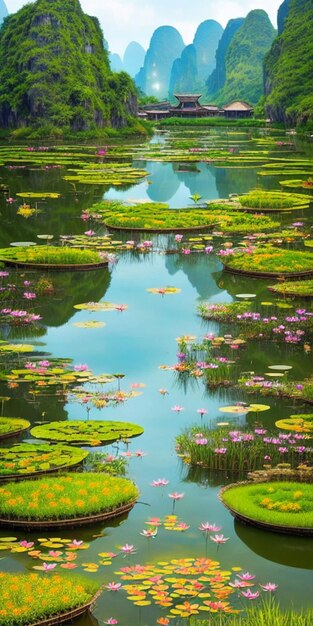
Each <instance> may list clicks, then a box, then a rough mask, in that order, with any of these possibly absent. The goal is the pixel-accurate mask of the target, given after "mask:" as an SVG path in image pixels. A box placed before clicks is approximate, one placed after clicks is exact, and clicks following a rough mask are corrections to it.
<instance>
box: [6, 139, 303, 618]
mask: <svg viewBox="0 0 313 626" xmlns="http://www.w3.org/2000/svg"><path fill="white" fill-rule="evenodd" d="M249 139H250V137H249V136H244V140H245V141H248V140H249ZM159 140H160V138H159V137H157V138H156V139H154V141H159ZM229 142H230V145H231V144H233V142H234V139H233V138H230V139H229ZM300 148H301V150H303V148H302V147H301V146H300ZM305 149H306V150H307V154H310V150H309V148H307V147H306V148H305ZM135 165H137V166H139V167H145V168H146V169H147V170H148V172H149V174H150V176H149V184H148V183H147V182H144V183H141V184H139V185H135V186H134V187H132V188H128V189H123V190H119V189H114V188H111V189H107V188H105V187H103V188H102V187H100V186H98V187H97V188H93V187H92V186H89V187H87V188H86V187H83V186H80V187H77V188H75V189H73V187H72V186H71V185H69V184H68V183H66V182H65V181H63V180H62V176H63V175H64V170H50V171H41V170H36V171H33V170H31V169H23V170H16V171H14V170H13V171H12V170H8V169H7V168H4V167H2V168H0V176H1V182H2V183H6V184H8V186H9V188H10V195H11V196H13V197H14V196H15V194H16V193H17V192H20V191H50V192H52V191H58V192H60V193H61V194H62V197H61V198H60V199H58V200H49V201H45V202H39V205H38V206H39V208H40V209H41V213H39V215H38V216H37V217H35V218H30V219H29V220H25V219H24V218H22V217H20V216H17V215H16V206H15V207H14V206H13V207H12V206H8V205H7V203H6V200H5V195H4V194H1V197H0V209H1V232H0V244H1V245H2V246H4V245H9V244H10V243H11V242H13V241H36V236H37V234H40V233H41V234H42V233H46V232H48V233H51V234H53V235H54V236H55V238H57V237H58V236H59V235H65V234H73V233H77V234H79V233H83V232H84V230H85V228H86V226H85V225H84V224H83V223H82V221H81V220H80V219H79V216H80V214H81V211H82V209H85V208H87V207H90V206H91V205H92V204H93V203H94V202H96V201H98V200H99V199H101V198H102V197H105V198H111V199H123V200H131V201H134V200H146V201H148V200H149V201H157V202H168V203H169V204H170V206H171V207H172V208H176V207H183V206H186V205H188V204H189V203H190V198H189V197H190V196H191V195H192V194H194V193H199V194H201V195H202V196H203V197H204V198H205V199H215V198H225V197H227V196H228V194H229V193H234V192H236V193H243V192H247V191H249V189H251V188H254V187H256V186H262V187H263V188H265V189H268V188H271V189H279V188H280V187H279V178H280V177H275V176H273V177H271V178H268V177H260V176H258V173H257V172H258V171H259V167H256V168H242V167H241V168H219V167H215V166H214V165H211V164H208V163H199V164H197V165H196V167H195V168H194V171H188V168H185V167H184V165H183V164H181V165H180V164H177V163H175V164H172V163H157V162H143V161H135ZM99 232H100V231H99ZM155 244H156V246H158V245H159V244H160V240H158V239H155ZM221 270H222V266H221V264H220V262H219V260H218V258H217V257H207V256H202V255H196V256H184V257H181V256H180V257H178V256H177V255H164V254H160V253H158V252H155V253H149V254H147V255H145V256H140V257H139V256H136V255H133V254H128V253H125V254H121V255H120V258H119V260H118V263H117V264H116V265H115V266H114V267H113V269H112V270H111V271H109V270H104V271H100V272H91V273H86V274H85V273H82V274H81V273H79V274H75V275H70V274H68V273H67V274H65V275H62V276H52V280H53V282H54V284H55V285H56V287H57V296H56V298H55V299H50V298H48V299H47V298H46V299H43V300H42V301H39V300H38V303H37V305H36V306H38V310H40V313H41V315H42V316H43V321H44V324H45V325H46V334H45V335H44V336H43V337H40V338H39V339H36V338H32V337H31V336H30V337H27V342H28V343H29V342H31V343H34V344H35V345H37V349H38V350H40V351H41V352H42V354H45V355H49V356H53V357H67V358H71V359H73V361H74V363H76V364H77V363H87V364H88V366H89V367H90V368H92V369H93V370H94V372H96V373H99V374H100V373H103V372H111V373H114V372H123V373H124V374H125V378H124V380H123V382H122V388H125V389H126V388H128V387H129V385H131V384H134V383H144V384H145V387H144V388H143V389H142V395H140V396H138V397H137V398H134V399H131V400H129V401H128V402H125V403H124V405H121V406H119V407H118V408H105V409H102V410H101V411H98V410H97V409H92V410H91V412H90V419H95V420H97V419H113V420H126V421H134V422H136V423H138V424H141V425H142V426H143V427H144V429H145V432H144V434H143V435H142V436H141V437H140V438H138V439H134V440H132V441H131V443H130V444H129V450H131V451H132V452H135V451H136V450H138V449H141V450H143V451H144V453H145V456H144V457H142V458H139V457H134V458H131V459H130V460H129V476H130V477H131V478H132V479H134V480H135V481H136V483H137V484H138V486H139V488H140V491H141V496H140V502H139V503H138V504H137V505H136V506H135V508H134V509H133V511H132V512H131V513H130V514H129V515H128V517H127V518H126V519H122V520H119V521H117V522H115V523H114V524H112V525H106V526H101V527H92V528H90V529H88V530H83V531H82V530H77V531H76V532H75V531H71V532H70V533H66V532H65V531H60V532H61V536H62V537H66V536H68V537H70V538H74V537H76V538H82V539H84V540H86V541H88V542H90V549H89V550H88V552H86V553H85V552H84V553H83V554H82V555H81V554H79V562H80V563H82V562H86V561H88V562H98V561H99V557H98V554H99V553H100V552H106V551H116V550H117V546H121V545H124V544H125V543H129V544H134V546H135V547H136V550H137V553H136V555H134V556H131V557H129V558H128V559H124V560H123V559H122V558H121V557H118V558H117V560H116V561H115V563H114V564H113V565H112V567H109V568H104V567H102V568H101V567H100V569H99V570H98V572H97V573H96V574H89V576H93V577H95V578H99V580H101V581H102V582H109V581H112V580H116V576H115V575H114V573H113V572H114V571H116V570H117V569H119V568H120V567H121V566H122V565H125V564H130V563H131V564H135V563H145V562H150V561H158V560H160V561H162V560H169V559H172V558H179V557H183V556H204V554H205V545H204V538H203V536H202V533H201V532H200V531H199V530H198V527H199V525H200V524H201V522H205V521H211V522H215V523H216V524H218V525H220V526H222V532H223V533H224V535H225V536H226V537H229V541H228V542H227V543H226V544H225V545H222V546H221V547H220V548H219V551H218V553H217V550H216V547H215V546H214V545H213V544H212V545H209V553H208V554H209V556H210V557H212V558H214V559H215V558H216V557H217V559H218V560H220V561H221V563H222V565H223V567H224V568H229V567H232V566H240V567H242V568H243V570H244V571H250V572H253V573H255V574H256V576H257V580H258V581H260V582H266V581H275V582H276V583H277V584H278V585H279V594H278V597H279V600H280V601H281V603H282V605H283V606H288V607H290V606H294V607H301V606H304V607H307V606H312V593H311V585H312V571H311V570H312V568H313V542H312V540H309V539H301V538H293V537H284V536H280V535H274V534H273V535H272V534H271V533H266V532H262V531H258V530H254V529H253V528H247V527H244V526H242V525H241V524H239V523H234V519H233V518H232V516H231V515H230V514H229V513H228V512H227V510H226V509H225V508H224V507H223V506H222V504H221V503H220V502H219V500H218V492H219V489H220V487H221V486H223V485H225V484H227V483H229V482H231V481H232V480H233V478H234V477H232V476H228V475H227V474H224V473H218V472H207V471H203V470H200V469H199V468H198V469H195V468H188V467H187V466H183V464H182V463H181V461H180V460H179V458H178V457H177V455H176V452H175V437H176V436H177V435H178V434H179V433H181V432H182V431H183V430H184V428H185V427H187V426H190V425H191V424H196V423H198V424H199V429H201V420H200V417H199V415H198V414H197V409H199V408H200V407H204V408H206V409H207V411H208V414H207V416H206V417H207V421H209V422H210V423H211V424H214V423H216V422H219V421H221V420H223V419H224V417H223V415H222V413H221V412H219V408H220V407H221V406H225V405H226V404H232V403H233V402H236V401H238V400H240V399H243V398H241V397H238V393H235V392H233V391H231V390H227V391H226V390H223V391H217V392H207V391H206V390H205V388H204V386H203V384H202V382H201V381H200V382H199V383H198V384H194V385H189V386H188V387H187V389H184V388H182V387H181V386H179V384H178V383H177V380H176V379H175V378H174V376H173V374H172V373H171V372H168V371H164V370H162V369H160V368H159V366H160V365H162V364H168V365H172V364H174V363H175V362H176V353H177V345H176V337H179V336H181V335H186V334H188V335H196V336H198V337H201V336H202V335H204V334H205V333H207V332H222V333H223V332H225V331H223V330H222V331H219V328H218V326H217V325H215V324H209V323H206V324H205V323H203V322H202V320H201V319H200V318H199V317H198V316H197V314H196V307H197V304H199V303H200V302H202V301H204V300H205V301H210V302H212V303H213V302H231V301H232V300H233V298H234V296H235V295H236V294H237V293H246V292H250V293H256V294H257V295H258V298H259V299H260V300H262V299H266V300H268V298H269V296H268V292H267V283H266V282H265V281H263V282H262V281H256V280H253V279H250V280H248V281H246V280H242V279H239V278H235V277H233V276H231V275H229V274H228V275H224V274H223V272H222V271H221ZM13 274H14V272H13V273H12V275H13ZM166 285H171V286H175V287H178V288H180V289H181V292H180V293H179V294H177V295H173V296H168V297H161V296H155V295H152V294H149V293H148V292H147V291H146V290H147V288H149V287H162V286H166ZM101 300H108V301H111V302H116V303H125V304H127V305H128V310H127V311H124V312H118V311H115V312H108V313H88V312H86V311H82V312H78V311H75V309H74V308H73V307H74V305H75V304H77V303H80V302H87V301H101ZM86 320H98V321H104V322H106V326H105V327H104V328H100V329H93V330H86V329H81V328H77V327H76V326H74V323H76V322H78V321H86ZM3 338H5V336H3ZM275 363H276V364H277V363H288V364H289V363H290V364H292V365H293V370H292V373H291V376H293V377H294V378H295V379H300V378H303V377H305V376H307V375H308V374H309V373H310V372H312V370H313V367H312V365H313V364H312V356H311V355H310V354H308V355H304V354H303V351H302V350H301V348H298V347H292V348H288V347H287V346H282V347H277V346H274V347H273V346H272V345H268V344H266V343H265V344H264V343H263V344H261V343H256V342H251V344H249V345H248V347H247V349H246V350H245V352H244V353H243V354H242V357H241V365H240V367H241V369H242V370H243V371H246V370H254V371H255V372H256V373H258V374H262V373H264V372H266V371H267V367H268V366H269V365H271V364H275ZM160 388H166V389H167V390H168V392H169V393H168V395H166V396H165V397H162V396H161V394H160V393H159V389H160ZM1 395H7V390H6V388H5V387H4V386H3V385H2V387H1ZM10 395H11V396H12V397H11V400H10V402H8V403H7V404H6V407H5V413H6V414H7V415H9V416H20V417H24V418H27V419H29V420H30V421H31V422H35V421H36V420H38V419H40V416H41V414H42V412H43V411H45V413H46V416H45V419H46V420H49V421H50V420H51V421H52V420H57V419H59V420H65V419H69V420H70V419H85V418H86V410H85V408H84V407H82V406H81V405H79V404H64V403H62V402H58V401H56V399H54V398H41V399H38V400H37V401H36V403H30V402H28V401H27V400H25V398H23V397H21V395H20V392H19V391H18V390H17V391H16V390H14V391H12V393H10ZM253 401H254V402H258V401H261V402H262V399H260V398H257V397H256V396H254V397H253ZM263 402H264V400H263ZM266 402H268V404H269V405H270V406H271V408H270V410H269V411H267V412H266V413H264V414H261V417H259V415H260V414H259V415H258V416H257V418H256V416H255V415H254V416H253V415H252V416H251V414H250V415H249V416H248V417H247V418H246V417H240V418H237V420H235V423H236V424H237V425H239V424H241V425H242V424H245V423H246V422H247V423H249V425H250V426H253V425H254V424H255V423H256V420H257V423H262V424H264V425H266V426H267V427H269V426H270V427H271V426H273V425H274V422H275V421H276V420H277V419H278V418H281V417H284V416H289V415H290V414H291V413H292V412H294V406H292V403H291V402H290V401H288V400H286V401H277V400H276V399H275V400H274V399H268V400H266ZM174 405H181V406H183V407H184V410H183V411H182V412H181V413H179V414H177V413H175V412H173V411H172V410H171V409H172V407H173V406H174ZM297 408H298V407H297ZM304 410H308V409H304ZM300 412H301V411H300ZM104 449H105V448H101V449H100V450H104ZM106 450H109V451H111V450H112V448H111V446H109V447H108V448H107V449H106ZM125 450H126V448H125V445H124V444H120V451H125ZM113 451H114V452H115V450H114V448H113ZM160 477H165V478H167V479H168V480H169V481H170V482H169V485H168V487H165V488H164V489H153V488H152V487H151V486H150V483H151V482H152V481H153V480H154V479H157V478H160ZM173 491H178V492H184V494H185V496H184V498H183V499H182V500H181V501H179V502H178V503H177V506H176V511H175V512H176V513H177V515H179V518H180V519H181V520H182V521H184V522H186V523H187V524H188V525H190V529H189V530H188V531H187V532H185V533H171V532H168V531H165V530H163V529H161V530H160V531H159V533H158V535H157V537H156V538H155V539H154V540H149V541H148V540H147V539H146V538H145V537H143V536H141V535H140V531H142V529H143V528H145V527H146V528H147V526H145V522H146V521H147V519H148V518H149V517H154V516H156V517H162V516H164V515H166V514H170V513H171V511H172V504H171V500H170V499H169V497H168V493H172V492H173ZM9 534H11V533H7V535H9ZM14 534H15V533H14ZM57 534H58V533H57ZM5 535H6V533H5V532H3V533H2V534H1V536H5ZM97 535H100V536H97ZM16 536H18V537H19V538H24V537H25V535H22V534H18V535H16ZM32 565H33V562H31V560H30V558H29V557H28V556H27V555H26V556H25V555H24V554H22V555H9V556H4V558H3V559H2V561H1V569H3V570H5V571H24V570H25V569H26V570H30V569H31V567H32ZM124 598H125V596H124V594H123V592H120V593H118V594H113V593H110V594H109V593H104V594H103V595H102V597H101V598H100V600H99V601H98V603H97V605H96V608H95V610H94V617H90V618H85V619H83V620H81V621H80V622H79V624H80V626H92V625H94V626H96V625H98V624H102V623H103V620H106V619H108V618H109V617H110V616H114V617H116V618H117V619H118V620H120V623H121V624H124V625H126V624H133V625H134V626H137V624H144V625H146V624H149V625H152V624H155V619H156V617H157V616H159V613H155V612H154V610H153V609H152V608H151V607H148V608H147V609H146V608H144V609H143V610H142V612H141V613H140V611H139V610H138V607H133V606H132V605H131V603H130V602H128V601H127V600H126V598H125V599H124Z"/></svg>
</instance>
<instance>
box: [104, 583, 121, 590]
mask: <svg viewBox="0 0 313 626" xmlns="http://www.w3.org/2000/svg"><path fill="white" fill-rule="evenodd" d="M121 586H122V583H115V582H112V583H108V584H107V585H106V586H105V588H106V589H108V591H119V589H120V588H121Z"/></svg>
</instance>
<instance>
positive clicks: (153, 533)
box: [140, 528, 158, 539]
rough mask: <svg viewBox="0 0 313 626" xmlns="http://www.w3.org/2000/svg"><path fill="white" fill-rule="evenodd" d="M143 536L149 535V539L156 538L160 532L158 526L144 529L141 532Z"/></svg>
mask: <svg viewBox="0 0 313 626" xmlns="http://www.w3.org/2000/svg"><path fill="white" fill-rule="evenodd" d="M140 534H141V535H142V536H143V537H147V539H150V538H151V537H152V539H154V538H155V537H156V536H157V534H158V529H157V528H148V530H145V529H144V530H142V531H141V533H140Z"/></svg>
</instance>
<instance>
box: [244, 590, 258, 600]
mask: <svg viewBox="0 0 313 626" xmlns="http://www.w3.org/2000/svg"><path fill="white" fill-rule="evenodd" d="M241 595H243V596H244V597H245V598H247V600H256V598H258V597H259V595H260V594H259V592H258V591H251V589H248V590H247V591H242V592H241Z"/></svg>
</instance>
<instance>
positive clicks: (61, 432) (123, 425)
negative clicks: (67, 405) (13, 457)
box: [30, 420, 143, 446]
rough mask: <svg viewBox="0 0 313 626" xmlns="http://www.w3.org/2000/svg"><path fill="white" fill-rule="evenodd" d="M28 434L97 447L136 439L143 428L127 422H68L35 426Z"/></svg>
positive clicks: (50, 439)
mask: <svg viewBox="0 0 313 626" xmlns="http://www.w3.org/2000/svg"><path fill="white" fill-rule="evenodd" d="M30 432H31V435H32V436H33V437H35V438H36V439H48V440H49V441H60V442H64V443H80V444H81V445H86V446H87V445H89V446H99V445H101V444H107V443H111V442H112V441H117V440H120V439H128V438H129V437H137V436H138V435H141V434H142V433H143V428H141V426H137V424H131V423H129V422H110V421H108V422H104V421H88V422H84V421H77V420H70V421H68V422H50V423H49V424H43V425H40V426H35V427H34V428H32V429H31V431H30Z"/></svg>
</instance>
